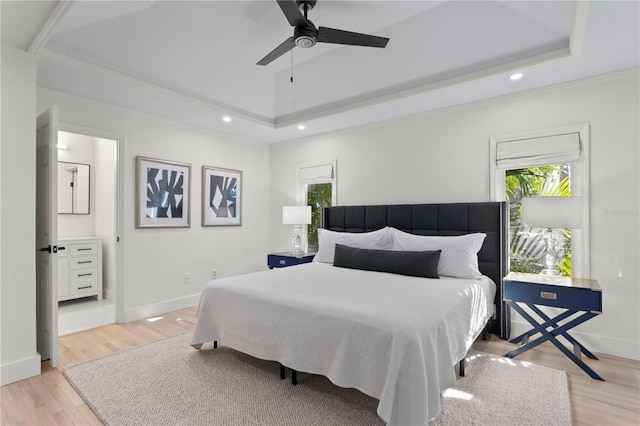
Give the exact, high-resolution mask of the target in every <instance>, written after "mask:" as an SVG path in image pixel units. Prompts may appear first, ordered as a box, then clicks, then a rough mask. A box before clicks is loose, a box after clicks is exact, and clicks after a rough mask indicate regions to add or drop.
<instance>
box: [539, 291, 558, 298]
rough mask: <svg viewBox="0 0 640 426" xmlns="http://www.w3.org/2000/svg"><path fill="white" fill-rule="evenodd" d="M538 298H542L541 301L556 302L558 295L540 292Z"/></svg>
mask: <svg viewBox="0 0 640 426" xmlns="http://www.w3.org/2000/svg"><path fill="white" fill-rule="evenodd" d="M540 297H542V298H543V299H551V300H556V299H557V298H558V295H557V294H555V293H552V292H550V291H541V292H540Z"/></svg>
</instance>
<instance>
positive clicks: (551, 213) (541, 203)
mask: <svg viewBox="0 0 640 426" xmlns="http://www.w3.org/2000/svg"><path fill="white" fill-rule="evenodd" d="M521 205H522V222H523V223H524V224H525V225H527V226H530V227H532V228H571V229H577V228H581V227H582V198H581V197H529V198H523V199H522V204H521Z"/></svg>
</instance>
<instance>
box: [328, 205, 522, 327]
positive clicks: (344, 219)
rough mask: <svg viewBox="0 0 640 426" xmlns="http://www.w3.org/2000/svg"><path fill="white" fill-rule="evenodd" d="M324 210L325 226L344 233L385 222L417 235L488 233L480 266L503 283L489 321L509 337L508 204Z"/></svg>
mask: <svg viewBox="0 0 640 426" xmlns="http://www.w3.org/2000/svg"><path fill="white" fill-rule="evenodd" d="M323 214H324V215H323V227H324V228H325V229H329V230H331V231H338V232H369V231H375V230H376V229H381V228H384V227H385V226H391V227H394V228H397V229H400V230H402V231H405V232H409V233H412V234H417V235H462V234H470V233H474V232H484V233H485V234H487V237H486V238H485V240H484V244H483V246H482V248H481V249H480V252H479V253H478V266H479V269H480V272H482V273H483V274H484V275H486V276H488V277H489V278H491V279H492V280H493V281H494V282H495V283H496V285H497V287H498V289H497V292H496V299H495V305H496V313H495V318H494V319H492V320H491V321H489V327H488V331H489V332H490V333H494V334H496V335H498V336H500V337H501V338H503V339H507V338H508V337H509V332H510V318H509V317H510V315H509V309H508V308H507V305H506V304H505V303H504V302H503V301H502V279H503V277H504V276H505V275H506V274H507V272H508V261H509V247H508V223H509V215H508V210H507V204H506V203H505V202H503V201H502V202H477V203H440V204H398V205H372V206H335V207H326V208H325V209H324V212H323Z"/></svg>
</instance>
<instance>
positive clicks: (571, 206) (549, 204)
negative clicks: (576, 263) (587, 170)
mask: <svg viewBox="0 0 640 426" xmlns="http://www.w3.org/2000/svg"><path fill="white" fill-rule="evenodd" d="M521 206H522V222H523V223H524V224H525V225H527V226H530V227H532V228H544V229H545V231H544V234H543V236H542V238H543V240H544V242H545V255H544V264H545V268H544V269H543V270H542V271H541V272H540V273H541V274H543V275H552V276H557V275H559V273H558V263H559V262H560V260H561V259H562V257H563V256H564V238H563V236H562V233H560V232H558V229H564V228H570V229H578V228H581V227H582V198H580V197H529V198H523V199H522V204H521Z"/></svg>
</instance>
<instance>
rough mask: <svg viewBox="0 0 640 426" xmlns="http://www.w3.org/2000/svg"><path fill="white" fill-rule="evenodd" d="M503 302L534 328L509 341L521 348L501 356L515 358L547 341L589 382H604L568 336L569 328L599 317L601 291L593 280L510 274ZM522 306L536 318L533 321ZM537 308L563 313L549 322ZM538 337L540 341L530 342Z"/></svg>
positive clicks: (505, 283) (507, 278) (590, 354)
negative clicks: (561, 339) (518, 344)
mask: <svg viewBox="0 0 640 426" xmlns="http://www.w3.org/2000/svg"><path fill="white" fill-rule="evenodd" d="M503 299H504V301H505V302H506V303H507V304H508V305H509V306H511V307H512V308H513V310H514V311H516V312H517V313H519V314H520V315H521V316H522V317H523V318H524V319H525V320H527V322H529V324H531V325H532V326H533V328H532V329H531V330H529V331H527V332H526V333H523V334H521V335H519V336H517V337H515V338H513V339H511V340H509V341H510V342H511V343H522V345H521V346H519V347H518V348H517V349H515V350H513V351H511V352H509V353H506V354H505V355H504V356H506V357H508V358H514V357H516V356H518V355H520V354H521V353H523V352H526V351H528V350H529V349H533V348H535V347H536V346H538V345H540V344H541V343H544V342H547V341H548V342H551V343H553V344H554V345H555V346H556V347H557V348H558V349H559V350H560V351H562V353H564V354H565V355H566V356H567V357H569V358H570V359H571V360H572V361H573V362H574V363H575V364H576V365H578V367H580V368H582V370H584V371H585V372H586V373H587V374H588V375H589V376H591V378H593V379H597V380H602V381H604V379H603V378H602V377H600V375H598V373H596V372H595V371H594V370H593V369H592V368H591V367H589V366H588V365H587V364H586V363H585V362H584V361H583V360H582V354H584V355H585V356H586V357H587V358H591V359H598V358H596V356H595V355H593V354H592V353H591V352H589V350H588V349H587V348H585V347H584V346H583V345H582V344H581V343H580V342H578V341H577V340H576V339H575V338H574V337H572V336H571V335H570V334H569V330H571V329H572V328H574V327H576V326H577V325H580V324H582V323H583V322H585V321H588V320H590V319H591V318H593V317H595V316H596V315H600V314H601V313H602V288H600V285H599V284H598V282H597V281H596V280H590V279H580V278H565V277H547V276H544V275H536V274H524V273H518V272H511V273H509V275H507V276H506V277H505V278H504V296H503ZM523 306H527V307H528V308H529V311H530V312H533V313H534V314H535V315H537V316H538V317H539V318H538V319H536V318H534V317H533V316H532V315H531V314H530V313H529V312H527V310H525V309H523ZM538 306H553V307H556V308H562V309H564V312H562V313H560V314H558V315H556V316H554V317H553V318H552V317H550V316H549V315H547V314H546V313H544V312H543V311H542V310H541V309H540V308H539V307H538ZM538 334H539V337H537V338H535V339H533V340H531V338H532V337H533V336H535V335H538ZM560 336H562V337H563V338H564V339H565V340H566V341H568V342H569V343H570V344H571V345H572V346H573V352H572V351H571V350H569V349H568V348H567V347H566V346H565V345H564V344H563V343H562V342H560V341H559V340H558V337H560Z"/></svg>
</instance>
